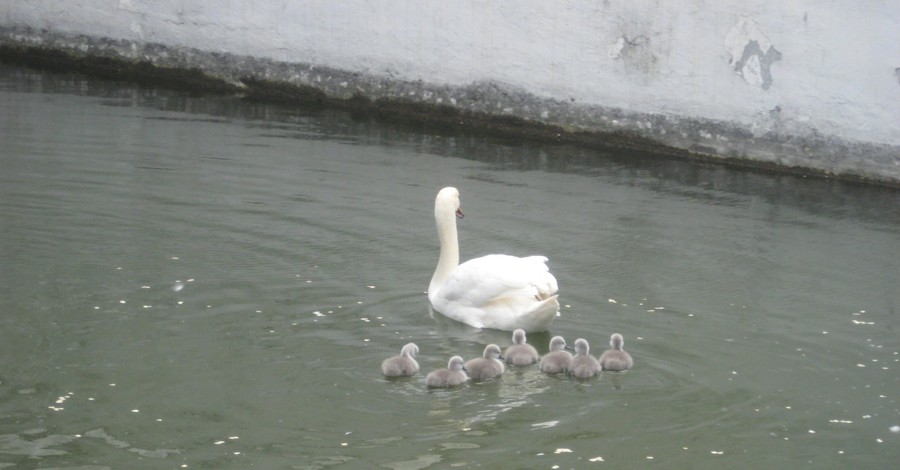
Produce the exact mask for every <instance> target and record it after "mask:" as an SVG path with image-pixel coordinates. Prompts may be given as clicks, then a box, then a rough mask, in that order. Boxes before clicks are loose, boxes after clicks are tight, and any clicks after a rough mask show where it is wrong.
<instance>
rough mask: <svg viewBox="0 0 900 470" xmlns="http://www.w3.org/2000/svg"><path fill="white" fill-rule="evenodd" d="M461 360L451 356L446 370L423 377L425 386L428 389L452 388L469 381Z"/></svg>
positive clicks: (439, 370) (458, 357)
mask: <svg viewBox="0 0 900 470" xmlns="http://www.w3.org/2000/svg"><path fill="white" fill-rule="evenodd" d="M463 364H464V363H463V358H462V357H460V356H453V357H451V358H450V362H449V363H448V364H447V368H446V369H438V370H435V371H431V372H429V373H428V375H427V376H425V384H426V385H428V386H429V387H454V386H457V385H461V384H463V383H465V381H466V380H469V377H468V376H467V375H466V371H465V367H464V365H463Z"/></svg>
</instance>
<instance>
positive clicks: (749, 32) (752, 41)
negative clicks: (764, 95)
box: [725, 16, 781, 90]
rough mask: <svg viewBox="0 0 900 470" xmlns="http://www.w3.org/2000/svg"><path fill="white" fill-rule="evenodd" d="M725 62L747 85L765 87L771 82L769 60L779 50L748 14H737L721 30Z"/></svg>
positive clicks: (776, 56) (778, 57)
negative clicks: (726, 26) (729, 25)
mask: <svg viewBox="0 0 900 470" xmlns="http://www.w3.org/2000/svg"><path fill="white" fill-rule="evenodd" d="M725 49H726V50H728V53H729V54H730V55H731V57H730V58H729V59H728V63H729V65H731V67H732V68H733V69H734V72H735V73H736V74H738V75H740V76H741V77H742V78H743V79H744V81H746V82H747V83H749V84H750V85H754V86H758V87H760V88H762V89H763V90H768V89H769V87H770V86H772V64H773V63H775V62H777V61H779V60H781V52H778V50H777V49H775V46H774V45H772V43H771V42H770V41H769V38H768V37H766V35H765V34H763V32H762V31H761V30H760V29H759V25H758V24H757V23H756V21H754V20H753V19H752V18H748V17H746V16H743V17H741V18H740V19H739V20H738V22H737V24H735V25H734V26H732V27H731V29H729V30H728V32H727V33H726V34H725Z"/></svg>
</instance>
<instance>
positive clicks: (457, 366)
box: [447, 356, 466, 371]
mask: <svg viewBox="0 0 900 470" xmlns="http://www.w3.org/2000/svg"><path fill="white" fill-rule="evenodd" d="M465 363H466V362H465V361H463V358H462V357H460V356H453V357H451V358H450V362H448V363H447V368H448V369H450V370H452V371H460V370H465V367H464V364H465Z"/></svg>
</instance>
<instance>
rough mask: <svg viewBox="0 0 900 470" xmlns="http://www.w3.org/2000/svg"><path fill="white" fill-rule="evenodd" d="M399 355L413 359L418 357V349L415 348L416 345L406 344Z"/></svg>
mask: <svg viewBox="0 0 900 470" xmlns="http://www.w3.org/2000/svg"><path fill="white" fill-rule="evenodd" d="M400 355H401V356H406V357H412V358H415V357H416V356H418V355H419V347H418V346H416V343H406V344H405V345H404V346H403V349H401V350H400Z"/></svg>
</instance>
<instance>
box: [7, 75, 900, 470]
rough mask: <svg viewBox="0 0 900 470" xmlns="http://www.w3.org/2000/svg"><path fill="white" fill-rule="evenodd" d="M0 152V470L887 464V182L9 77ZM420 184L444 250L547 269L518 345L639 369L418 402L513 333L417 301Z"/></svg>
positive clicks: (891, 420) (507, 378)
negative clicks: (442, 202)
mask: <svg viewBox="0 0 900 470" xmlns="http://www.w3.org/2000/svg"><path fill="white" fill-rule="evenodd" d="M0 138H2V145H0V354H2V355H0V357H2V363H0V468H7V467H8V468H17V469H18V468H23V469H30V468H75V469H105V468H110V469H118V468H194V469H197V468H216V469H218V468H266V469H269V468H301V469H314V468H391V469H422V468H548V469H550V468H561V469H565V468H648V467H650V466H657V467H660V468H785V467H805V468H848V467H857V468H888V467H889V466H892V465H894V464H896V462H897V461H900V433H896V432H892V431H891V427H892V426H897V425H900V408H898V398H900V373H898V371H900V336H898V333H897V327H898V326H900V321H898V318H897V307H898V305H900V289H898V273H900V257H898V254H900V235H898V232H900V209H898V207H900V193H898V192H896V191H892V190H887V189H878V188H866V187H860V186H854V185H847V184H842V183H838V182H833V181H825V180H813V179H803V178H798V177H793V176H776V175H768V174H760V173H747V172H740V171H732V170H727V169H723V168H721V167H716V166H704V165H698V164H692V163H686V162H671V161H669V162H666V161H664V160H662V159H657V158H653V157H652V156H651V157H640V156H628V155H622V154H614V153H609V152H606V153H604V152H599V151H598V152H594V151H587V150H582V149H576V148H571V147H558V146H529V145H521V144H518V143H515V142H504V141H495V140H489V139H483V138H477V137H468V136H458V135H457V136H452V135H435V134H419V133H415V132H414V131H412V130H409V129H397V128H392V127H388V126H384V125H381V124H378V123H373V122H369V121H367V120H359V119H352V118H351V117H349V116H344V115H341V114H336V113H321V114H315V115H298V114H296V113H294V112H290V111H287V110H283V109H278V108H275V107H268V106H261V105H251V104H246V103H242V102H240V101H237V100H232V99H222V98H205V99H204V98H190V97H186V96H183V95H179V94H173V93H169V92H164V91H154V90H136V89H133V88H129V87H126V86H121V85H116V84H109V83H102V82H94V81H85V80H82V79H79V78H77V77H65V76H49V75H41V74H39V73H35V72H30V71H27V70H24V69H13V68H0ZM446 185H454V186H457V187H458V188H459V189H460V191H461V192H462V204H463V210H464V211H465V213H466V218H465V219H464V220H462V221H461V222H460V228H459V230H460V239H461V251H462V257H463V259H467V258H470V257H474V256H479V255H483V254H487V253H493V252H496V253H508V254H516V255H530V254H543V255H546V256H548V257H549V258H550V266H551V270H552V271H553V272H554V273H555V275H556V277H557V279H558V280H559V285H560V300H561V304H562V305H563V308H562V315H561V317H560V318H558V319H557V320H556V321H555V323H554V324H553V327H552V330H551V331H550V332H548V333H545V334H533V335H529V341H530V342H531V343H533V344H535V345H536V346H537V347H538V350H539V351H541V352H546V350H547V343H548V342H549V339H550V337H551V336H552V335H562V336H565V337H566V338H567V339H568V340H569V342H570V343H571V342H574V340H575V339H576V338H578V337H583V338H586V339H587V340H588V341H590V342H591V345H592V352H594V353H595V354H599V353H600V352H601V351H602V350H603V349H604V348H605V346H606V343H607V341H608V338H609V335H610V334H611V333H613V332H620V333H622V334H623V335H624V336H625V340H626V349H628V350H629V351H630V352H631V353H632V355H633V356H634V358H635V362H636V365H635V368H634V369H633V370H631V371H629V372H627V373H624V374H608V375H604V376H601V377H599V378H596V379H594V380H588V381H575V380H572V379H569V378H565V377H554V376H546V375H543V374H541V373H540V372H539V371H538V370H537V369H536V368H534V367H525V368H517V369H512V370H510V371H508V372H507V373H506V374H505V375H504V376H503V377H502V378H501V379H499V380H495V381H492V382H486V383H480V384H469V385H466V386H463V387H460V388H457V389H452V390H441V391H429V390H427V389H426V387H425V386H424V373H425V372H427V371H429V370H432V369H436V368H439V367H444V366H446V362H447V359H448V358H449V357H450V356H451V355H455V354H459V355H462V356H463V357H465V358H467V359H468V358H471V357H475V356H477V355H478V354H480V352H481V350H482V349H483V348H484V345H485V344H487V343H490V342H496V343H498V344H500V345H501V346H502V347H506V346H507V345H509V344H510V335H509V333H505V332H497V331H479V330H474V329H471V328H468V327H465V326H463V325H460V324H456V323H453V322H452V321H449V320H447V319H445V318H443V317H441V316H440V315H436V316H434V317H433V316H431V315H430V314H429V308H428V302H427V299H426V296H425V293H424V292H425V290H426V288H427V285H428V281H429V279H430V277H431V273H432V270H433V269H434V265H435V263H436V261H437V249H438V243H437V237H436V233H435V228H434V221H433V215H432V214H433V207H432V204H433V198H434V195H435V193H436V192H437V190H438V189H439V188H441V187H442V186H446ZM409 341H414V342H416V343H417V344H418V345H419V347H420V349H421V353H420V355H419V362H420V364H421V365H422V369H423V373H422V374H421V375H419V376H417V377H413V378H410V379H403V380H390V381H389V380H386V379H384V378H383V377H382V376H381V374H380V370H379V365H380V363H381V361H382V360H383V359H384V358H386V357H388V356H390V355H393V354H396V353H397V352H399V350H400V347H401V346H402V345H403V344H405V343H406V342H409Z"/></svg>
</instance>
